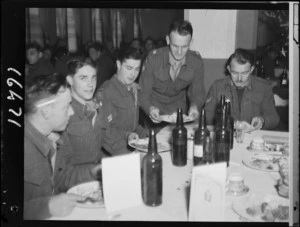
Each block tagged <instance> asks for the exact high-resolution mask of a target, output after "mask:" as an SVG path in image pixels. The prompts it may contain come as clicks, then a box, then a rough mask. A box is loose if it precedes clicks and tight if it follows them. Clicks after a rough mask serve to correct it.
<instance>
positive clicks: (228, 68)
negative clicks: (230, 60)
mask: <svg viewBox="0 0 300 227" xmlns="http://www.w3.org/2000/svg"><path fill="white" fill-rule="evenodd" d="M226 68H227V70H228V72H229V73H230V67H229V65H227V66H226Z"/></svg>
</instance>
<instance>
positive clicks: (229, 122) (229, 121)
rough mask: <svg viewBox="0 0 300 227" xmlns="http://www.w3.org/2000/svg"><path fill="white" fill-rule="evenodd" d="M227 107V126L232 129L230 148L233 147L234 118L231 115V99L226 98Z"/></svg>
mask: <svg viewBox="0 0 300 227" xmlns="http://www.w3.org/2000/svg"><path fill="white" fill-rule="evenodd" d="M225 107H226V114H227V127H228V129H229V131H230V141H229V142H230V143H229V145H230V150H231V149H232V148H233V142H234V140H233V134H234V119H233V117H232V116H231V106H230V99H226V101H225Z"/></svg>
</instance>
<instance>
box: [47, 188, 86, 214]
mask: <svg viewBox="0 0 300 227" xmlns="http://www.w3.org/2000/svg"><path fill="white" fill-rule="evenodd" d="M84 200H85V197H83V196H80V195H75V194H66V193H61V194H58V195H54V196H52V197H51V198H50V200H49V204H48V205H49V211H50V214H51V215H52V216H55V217H64V216H67V215H68V214H70V213H71V212H72V210H73V208H74V207H75V206H76V202H77V201H84Z"/></svg>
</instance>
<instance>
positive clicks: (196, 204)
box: [189, 162, 226, 221]
mask: <svg viewBox="0 0 300 227" xmlns="http://www.w3.org/2000/svg"><path fill="white" fill-rule="evenodd" d="M225 184H226V162H222V163H215V164H210V165H203V166H196V167H194V168H193V173H192V181H191V193H190V203H189V204H190V207H189V221H224V219H225V217H224V211H225Z"/></svg>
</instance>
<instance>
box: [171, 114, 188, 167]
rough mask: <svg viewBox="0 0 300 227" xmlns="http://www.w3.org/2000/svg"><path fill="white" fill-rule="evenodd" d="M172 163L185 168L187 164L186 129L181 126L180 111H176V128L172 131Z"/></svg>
mask: <svg viewBox="0 0 300 227" xmlns="http://www.w3.org/2000/svg"><path fill="white" fill-rule="evenodd" d="M171 154H172V163H173V165H175V166H185V165H186V162H187V129H186V128H185V127H184V125H183V117H182V109H181V108H179V109H177V121H176V127H175V128H174V129H173V131H172V153H171Z"/></svg>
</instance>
